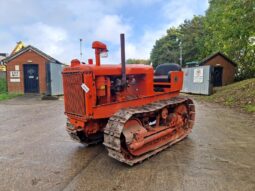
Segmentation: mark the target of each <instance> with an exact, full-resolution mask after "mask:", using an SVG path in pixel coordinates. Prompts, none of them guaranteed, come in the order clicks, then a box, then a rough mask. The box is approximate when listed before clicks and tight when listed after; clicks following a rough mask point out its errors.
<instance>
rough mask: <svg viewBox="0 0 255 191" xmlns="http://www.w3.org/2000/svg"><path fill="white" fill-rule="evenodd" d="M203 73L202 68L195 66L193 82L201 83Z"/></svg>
mask: <svg viewBox="0 0 255 191" xmlns="http://www.w3.org/2000/svg"><path fill="white" fill-rule="evenodd" d="M203 73H204V71H203V68H195V69H194V76H193V82H194V83H203V78H204V74H203Z"/></svg>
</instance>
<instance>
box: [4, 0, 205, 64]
mask: <svg viewBox="0 0 255 191" xmlns="http://www.w3.org/2000/svg"><path fill="white" fill-rule="evenodd" d="M0 5H1V11H0V18H1V19H0V52H6V53H10V52H11V50H12V49H13V48H14V46H15V45H16V42H17V41H20V40H21V41H23V42H24V43H25V44H26V45H29V44H30V45H33V46H35V47H37V48H39V49H40V50H42V51H44V52H45V53H47V54H49V55H50V56H52V57H54V58H56V59H58V60H60V61H62V62H65V63H69V62H70V60H71V59H73V58H80V48H79V46H80V45H79V39H80V38H82V39H83V48H82V49H83V60H85V61H86V60H87V59H88V58H93V56H94V52H93V51H92V50H91V43H92V42H93V41H95V40H99V41H102V42H104V43H106V44H107V46H108V49H109V53H108V58H106V59H103V60H102V61H103V63H119V62H120V53H119V52H120V51H119V34H120V33H125V34H126V58H140V59H148V58H149V56H150V51H151V49H152V47H153V45H154V43H155V41H156V40H157V39H159V38H160V37H162V36H163V35H165V34H166V29H168V28H169V27H171V26H178V25H179V24H180V23H182V22H183V21H184V20H185V19H191V18H192V17H193V15H204V13H205V10H206V9H207V8H208V0H79V1H78V0H41V1H39V0H8V1H7V0H0Z"/></svg>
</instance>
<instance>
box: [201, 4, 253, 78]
mask: <svg viewBox="0 0 255 191" xmlns="http://www.w3.org/2000/svg"><path fill="white" fill-rule="evenodd" d="M254 7H255V1H254V0H211V1H210V6H209V9H208V10H207V13H206V16H205V30H206V31H205V34H206V37H205V41H204V42H205V48H204V53H203V54H207V55H209V54H211V53H213V52H217V51H221V52H223V53H225V54H226V55H228V56H229V57H230V58H231V59H233V60H234V61H235V62H237V63H238V69H239V70H238V73H237V78H238V79H245V78H251V77H255V55H254V54H255V45H254V44H253V43H252V42H251V39H252V38H253V37H255V23H254V18H255V10H254Z"/></svg>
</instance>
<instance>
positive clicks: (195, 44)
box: [151, 16, 204, 67]
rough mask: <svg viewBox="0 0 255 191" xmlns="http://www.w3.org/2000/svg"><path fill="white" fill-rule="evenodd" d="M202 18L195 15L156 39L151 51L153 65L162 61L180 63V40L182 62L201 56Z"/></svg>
mask: <svg viewBox="0 0 255 191" xmlns="http://www.w3.org/2000/svg"><path fill="white" fill-rule="evenodd" d="M203 36H204V18H203V17H202V16H195V17H194V18H193V19H192V20H185V21H184V23H183V24H181V25H180V26H179V27H177V28H170V29H169V30H167V35H166V36H164V37H163V38H161V39H159V40H157V41H156V43H155V45H154V47H153V49H152V51H151V61H152V63H153V66H154V67H156V66H157V65H158V64H162V63H164V62H174V63H180V60H179V55H180V47H179V44H180V41H181V42H182V50H183V54H182V57H183V63H185V62H189V61H195V60H198V59H201V58H203V57H202V55H201V54H200V52H202V50H203V49H204V43H203V38H202V37H203Z"/></svg>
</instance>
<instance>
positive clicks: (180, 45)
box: [176, 38, 182, 66]
mask: <svg viewBox="0 0 255 191" xmlns="http://www.w3.org/2000/svg"><path fill="white" fill-rule="evenodd" d="M176 42H179V48H180V58H179V60H180V66H182V41H181V40H180V39H178V38H176Z"/></svg>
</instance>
